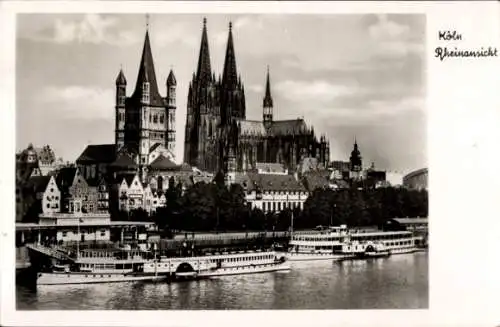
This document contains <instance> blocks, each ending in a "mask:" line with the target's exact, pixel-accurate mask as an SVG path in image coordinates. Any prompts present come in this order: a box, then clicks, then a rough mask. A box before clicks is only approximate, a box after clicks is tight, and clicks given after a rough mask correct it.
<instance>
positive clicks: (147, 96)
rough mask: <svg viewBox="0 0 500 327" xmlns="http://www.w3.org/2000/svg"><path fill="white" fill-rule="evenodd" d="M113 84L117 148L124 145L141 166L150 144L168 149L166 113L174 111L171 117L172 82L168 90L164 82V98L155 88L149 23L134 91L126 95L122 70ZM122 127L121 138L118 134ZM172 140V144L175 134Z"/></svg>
mask: <svg viewBox="0 0 500 327" xmlns="http://www.w3.org/2000/svg"><path fill="white" fill-rule="evenodd" d="M172 76H173V73H172ZM174 81H175V77H174ZM116 84H117V115H118V117H117V118H118V119H117V121H118V123H117V130H116V134H117V147H118V146H120V147H122V144H123V147H125V148H126V151H127V152H128V153H129V154H130V155H132V156H133V157H135V158H137V161H138V164H139V165H140V166H141V167H142V168H144V167H146V166H147V165H148V164H149V154H150V151H151V148H152V147H153V146H157V145H161V146H163V147H165V148H167V140H168V139H169V136H168V132H167V131H168V130H169V129H168V128H169V127H170V126H169V125H168V113H172V112H173V113H174V116H173V117H175V85H170V89H169V86H168V85H167V97H166V98H163V97H162V96H161V95H160V93H159V91H158V83H157V80H156V73H155V67H154V61H153V55H152V52H151V44H150V40H149V24H148V27H147V29H146V35H145V38H144V46H143V49H142V55H141V60H140V63H139V72H138V74H137V81H136V85H135V89H134V92H133V93H132V95H131V96H130V97H125V95H124V94H125V87H126V81H125V77H124V76H123V73H122V72H120V74H119V75H118V78H117V83H116ZM167 84H168V82H167ZM170 84H175V83H170ZM121 113H123V114H124V115H123V116H124V117H120V114H121ZM123 118H124V119H123ZM174 119H175V118H174ZM122 123H123V124H122ZM122 126H123V135H124V137H123V141H122V140H121V137H120V135H121V133H122V132H121V127H122ZM172 128H173V127H171V128H170V129H172ZM173 131H174V132H175V128H173ZM172 141H173V143H175V137H174V139H173V140H172ZM142 170H144V169H142ZM143 177H144V176H143Z"/></svg>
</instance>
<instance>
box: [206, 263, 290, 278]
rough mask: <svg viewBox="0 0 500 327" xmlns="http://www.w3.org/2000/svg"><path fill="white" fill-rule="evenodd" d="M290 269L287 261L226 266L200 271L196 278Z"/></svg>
mask: <svg viewBox="0 0 500 327" xmlns="http://www.w3.org/2000/svg"><path fill="white" fill-rule="evenodd" d="M290 269H291V267H290V265H289V264H287V263H280V264H263V265H254V266H252V265H248V266H240V267H227V268H218V269H216V270H209V271H201V272H200V273H199V274H198V278H212V277H222V276H234V275H246V274H258V273H267V272H277V271H290Z"/></svg>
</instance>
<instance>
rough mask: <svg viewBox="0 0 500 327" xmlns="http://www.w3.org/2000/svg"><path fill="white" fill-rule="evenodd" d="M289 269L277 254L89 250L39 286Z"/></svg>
mask: <svg viewBox="0 0 500 327" xmlns="http://www.w3.org/2000/svg"><path fill="white" fill-rule="evenodd" d="M287 270H290V266H289V265H288V264H287V262H286V258H285V257H284V256H281V257H278V255H277V254H276V253H275V252H274V251H254V252H234V253H227V252H225V253H216V254H206V255H204V256H197V257H194V256H193V257H171V258H168V257H159V256H154V255H153V254H152V253H151V252H148V251H140V250H109V249H107V250H105V251H102V250H100V251H98V250H86V251H81V252H80V256H78V258H76V259H75V260H74V262H72V263H65V264H54V265H52V267H51V269H50V271H45V272H39V273H38V274H37V285H60V284H91V283H113V282H132V281H170V280H179V279H180V280H183V279H198V278H210V277H216V276H228V275H240V274H252V273H263V272H274V271H287Z"/></svg>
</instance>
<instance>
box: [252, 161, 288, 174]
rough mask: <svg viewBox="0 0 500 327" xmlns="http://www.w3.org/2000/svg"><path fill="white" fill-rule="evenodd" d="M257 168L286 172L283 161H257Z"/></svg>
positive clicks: (270, 171)
mask: <svg viewBox="0 0 500 327" xmlns="http://www.w3.org/2000/svg"><path fill="white" fill-rule="evenodd" d="M255 168H256V169H258V170H263V171H266V172H268V173H284V172H285V167H284V166H283V164H281V163H274V162H256V163H255Z"/></svg>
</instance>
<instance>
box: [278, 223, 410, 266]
mask: <svg viewBox="0 0 500 327" xmlns="http://www.w3.org/2000/svg"><path fill="white" fill-rule="evenodd" d="M368 242H375V243H377V244H379V243H380V244H382V245H383V246H384V247H385V248H386V249H387V251H390V253H391V254H400V253H410V252H415V251H417V247H416V245H415V238H414V236H413V233H411V232H409V231H380V230H361V229H348V228H347V226H345V225H341V226H339V227H330V228H328V229H325V230H321V231H315V232H308V233H304V232H296V233H294V234H293V235H292V237H291V239H290V243H289V250H288V251H286V252H279V254H281V255H285V256H286V257H287V259H288V260H290V261H308V260H341V259H343V258H344V257H345V256H346V253H343V246H344V245H347V246H351V245H352V246H353V247H354V249H356V247H359V248H360V249H361V247H362V246H365V245H366V244H368Z"/></svg>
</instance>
